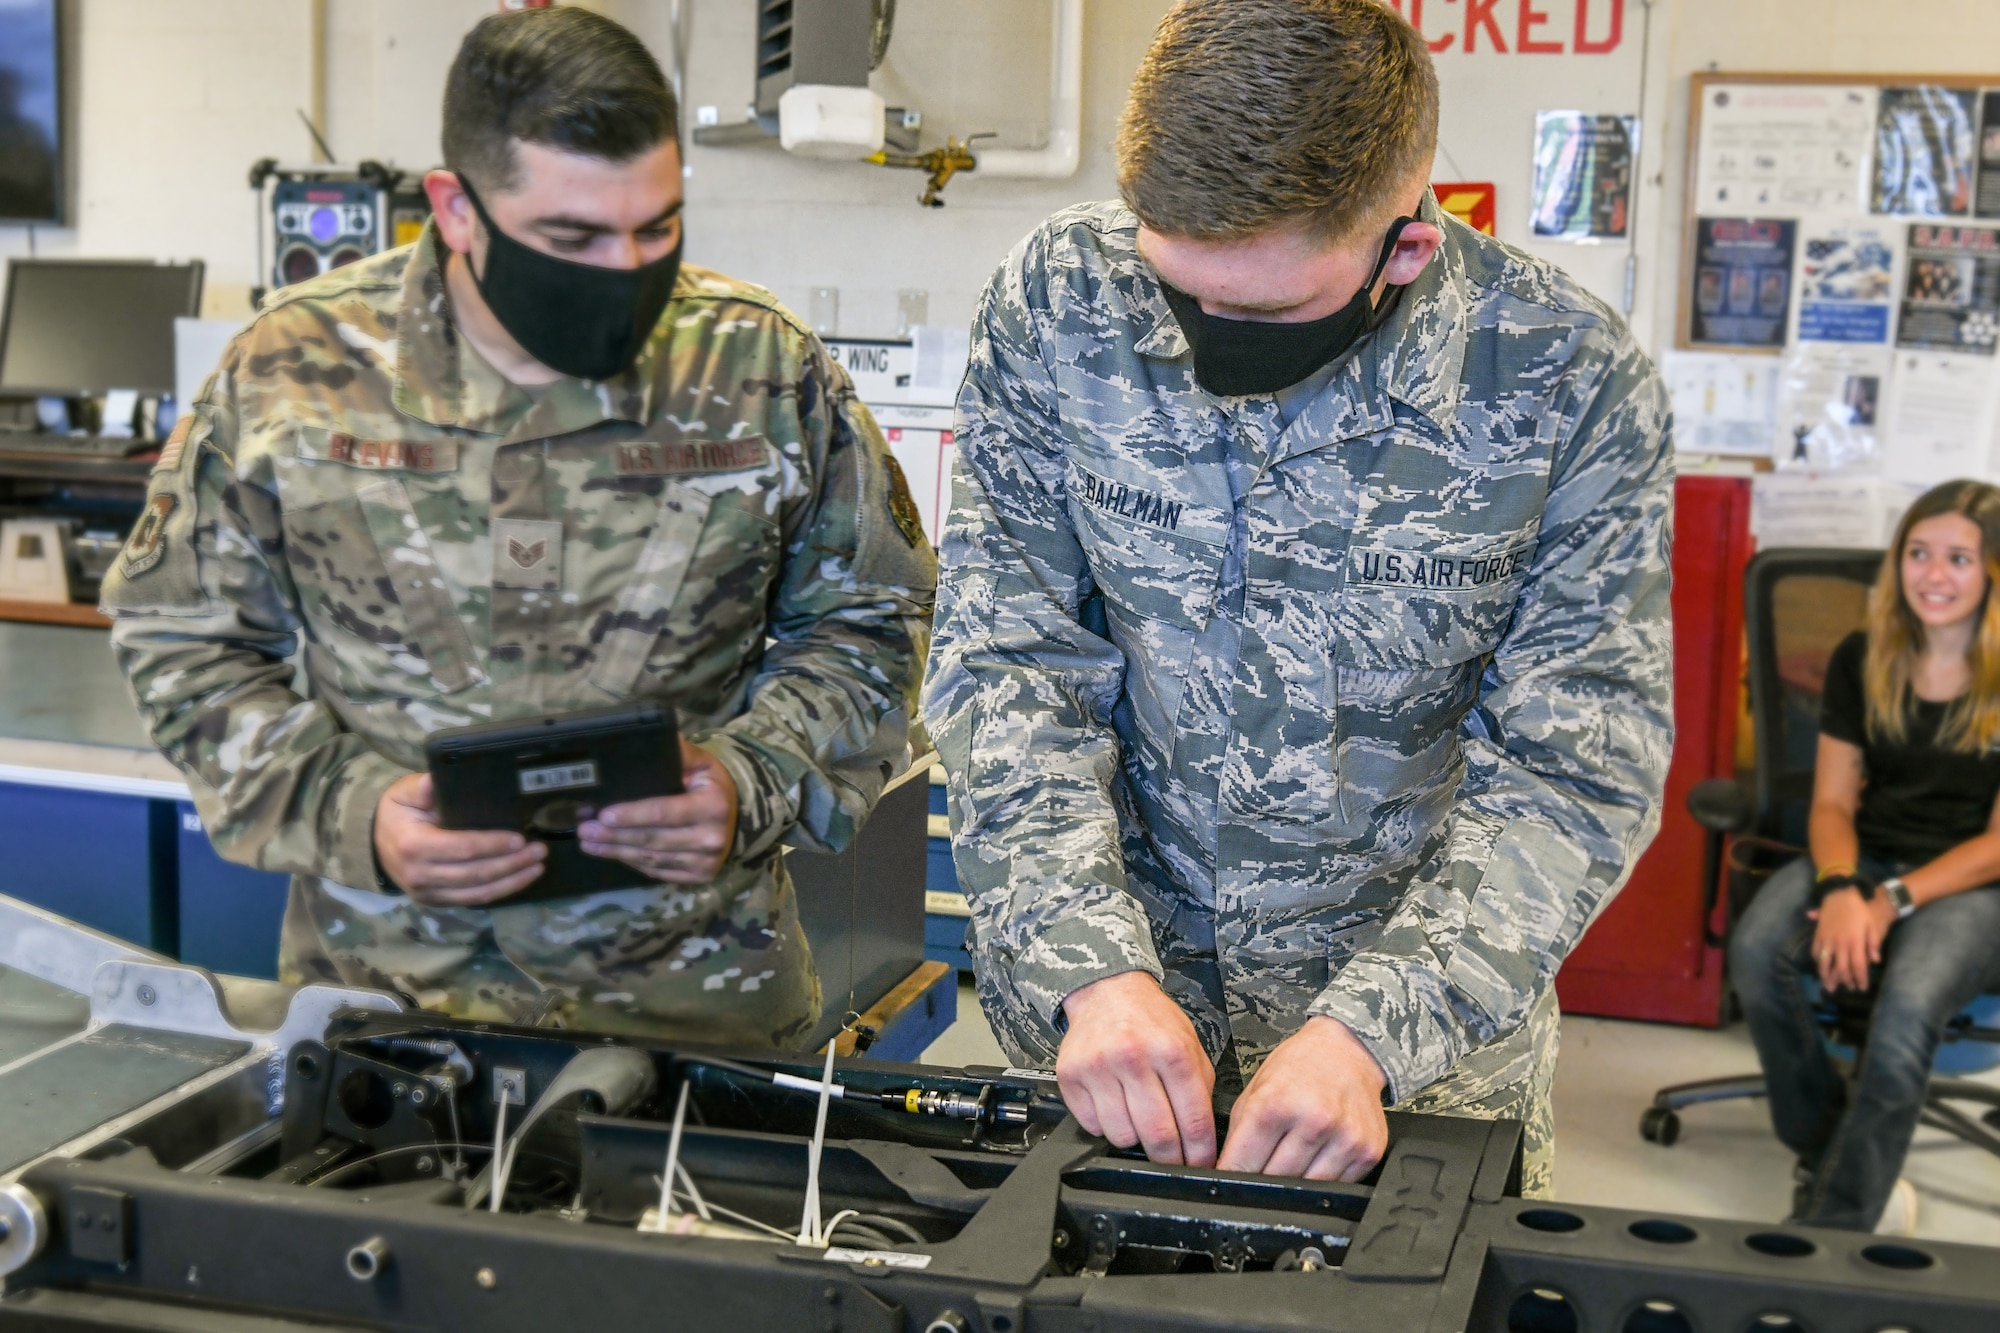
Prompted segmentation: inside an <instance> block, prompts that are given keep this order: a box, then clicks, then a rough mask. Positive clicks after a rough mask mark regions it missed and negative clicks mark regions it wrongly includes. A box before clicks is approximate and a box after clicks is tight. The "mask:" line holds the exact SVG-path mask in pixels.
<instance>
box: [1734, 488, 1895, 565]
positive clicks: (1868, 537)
mask: <svg viewBox="0 0 2000 1333" xmlns="http://www.w3.org/2000/svg"><path fill="white" fill-rule="evenodd" d="M1919 493H1920V492H1919V490H1918V489H1917V488H1916V487H1913V486H1907V485H1905V484H1903V483H1901V482H1896V481H1887V480H1884V479H1883V478H1881V477H1865V476H1855V475H1853V474H1852V473H1819V472H1764V473H1760V474H1758V475H1757V476H1755V477H1753V478H1751V481H1750V535H1751V536H1752V537H1754V538H1755V539H1756V541H1757V545H1758V546H1759V547H1760V548H1763V549H1767V550H1768V549H1770V548H1772V547H1777V546H1834V547H1848V548H1853V549H1856V550H1869V549H1873V548H1878V547H1883V546H1887V545H1888V544H1889V542H1890V540H1891V539H1892V538H1893V537H1894V536H1895V533H1896V524H1897V523H1899V522H1900V521H1901V520H1902V517H1903V511H1904V510H1906V509H1908V508H1909V507H1910V502H1911V501H1912V500H1914V499H1916V497H1917V495H1918V494H1919Z"/></svg>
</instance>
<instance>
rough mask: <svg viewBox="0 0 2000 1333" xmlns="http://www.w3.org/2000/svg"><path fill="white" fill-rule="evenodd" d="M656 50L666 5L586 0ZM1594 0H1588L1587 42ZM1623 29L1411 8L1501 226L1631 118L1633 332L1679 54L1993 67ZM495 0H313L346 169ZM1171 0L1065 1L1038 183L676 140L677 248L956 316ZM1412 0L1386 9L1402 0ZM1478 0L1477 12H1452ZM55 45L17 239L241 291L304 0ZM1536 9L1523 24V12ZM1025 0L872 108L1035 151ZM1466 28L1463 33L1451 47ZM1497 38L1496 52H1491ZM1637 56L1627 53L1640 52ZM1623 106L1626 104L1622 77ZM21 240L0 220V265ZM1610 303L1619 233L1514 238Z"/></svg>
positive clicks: (1690, 26)
mask: <svg viewBox="0 0 2000 1333" xmlns="http://www.w3.org/2000/svg"><path fill="white" fill-rule="evenodd" d="M590 2H591V3H592V4H593V5H594V6H595V7H597V8H601V9H603V10H605V11H606V12H608V13H610V14H612V15H613V16H614V17H617V18H619V19H620V20H621V21H623V22H625V23H627V24H629V25H630V26H632V27H633V28H634V29H635V30H636V31H638V32H639V33H640V34H641V35H642V36H643V37H645V38H646V39H647V40H648V41H649V42H650V43H651V44H652V45H653V46H654V49H655V50H656V51H660V52H662V53H664V52H665V51H666V49H667V48H668V45H669V42H668V36H667V30H666V25H667V8H668V7H667V4H666V0H590ZM1610 2H1611V0H1590V3H1591V4H1592V20H1591V31H1592V34H1593V35H1595V36H1597V37H1599V38H1601V37H1602V35H1603V33H1604V31H1605V25H1606V23H1607V21H1608V10H1607V9H1606V6H1607V4H1609V3H1610ZM1625 2H1626V4H1627V10H1626V17H1625V20H1624V37H1623V42H1622V44H1621V45H1620V47H1619V48H1618V49H1617V50H1615V51H1613V52H1611V53H1609V54H1606V55H1600V56H1579V55H1576V54H1573V53H1570V52H1568V51H1565V53H1563V54H1527V55H1524V54H1521V53H1520V51H1519V50H1518V48H1519V47H1520V45H1521V38H1522V36H1523V27H1522V24H1523V21H1524V15H1523V10H1524V9H1525V10H1526V11H1528V12H1527V14H1526V21H1527V24H1528V26H1527V30H1526V32H1527V36H1528V38H1529V40H1530V41H1543V42H1546V41H1556V42H1560V43H1562V44H1564V45H1565V47H1568V46H1572V45H1573V44H1574V37H1573V30H1574V24H1573V16H1574V12H1575V10H1574V6H1575V4H1576V3H1577V0H1423V4H1422V13H1421V15H1420V17H1421V18H1422V20H1423V22H1422V26H1423V28H1424V30H1425V32H1426V33H1427V34H1429V35H1430V36H1431V37H1432V39H1433V41H1434V42H1435V43H1438V44H1441V45H1443V47H1444V49H1441V50H1440V51H1439V52H1438V55H1437V60H1438V66H1439V71H1440V76H1441V78H1442V80H1443V84H1444V90H1445V94H1444V96H1445V105H1444V118H1443V130H1442V138H1443V146H1444V150H1445V151H1444V154H1443V155H1442V156H1441V158H1440V162H1439V166H1438V174H1439V177H1440V178H1450V177H1455V176H1458V177H1463V178H1469V179H1476V180H1477V179H1490V180H1493V181H1495V182H1496V183H1498V184H1499V186H1500V189H1501V200H1500V231H1501V235H1502V236H1503V237H1506V238H1507V239H1509V240H1513V241H1516V242H1524V241H1525V240H1526V237H1525V234H1524V233H1525V230H1526V228H1525V219H1526V210H1527V203H1528V199H1527V193H1528V163H1529V143H1530V135H1531V133H1532V127H1533V112H1534V111H1535V110H1536V109H1537V108H1557V107H1573V108H1578V109H1584V110H1592V111H1628V112H1629V111H1643V113H1644V114H1645V116H1646V123H1647V133H1646V135H1645V141H1644V150H1643V159H1642V161H1643V166H1642V186H1641V192H1640V199H1639V212H1638V219H1639V223H1638V245H1637V251H1638V255H1639V261H1640V267H1639V280H1638V286H1637V290H1636V292H1635V293H1634V295H1635V297H1636V308H1635V311H1634V322H1635V325H1636V326H1637V327H1638V328H1639V329H1640V331H1641V335H1642V337H1644V338H1646V339H1647V341H1648V342H1649V343H1651V344H1652V345H1654V346H1658V345H1661V344H1662V342H1663V341H1664V340H1665V339H1666V338H1668V337H1670V334H1671V328H1672V322H1673V313H1674V305H1675V295H1676V293H1677V290H1678V281H1679V278H1678V273H1677V269H1678V258H1677V257H1678V253H1679V245H1680V230H1681V228H1680V217H1681V198H1682V164H1683V162H1684V160H1685V156H1686V142H1685V140H1686V101H1687V76H1688V74H1689V73H1690V72H1692V71H1694V70H1697V69H1704V68H1709V67H1710V66H1711V64H1713V65H1714V66H1716V67H1720V68H1727V69H1737V70H1751V69H1793V70H1801V71H1806V70H1816V71H1826V70H1845V69H1853V70H1861V71H1891V70H1904V71H1908V70H1917V71H1926V70H1966V69H1974V68H1977V67H1979V66H1981V65H1986V66H1995V65H2000V58H1995V57H1993V56H1992V53H1994V52H1996V51H2000V4H1995V3H1993V0H1812V3H1810V4H1801V3H1799V0H1652V4H1651V10H1652V41H1651V49H1650V53H1648V52H1647V50H1646V47H1645V44H1644V29H1645V14H1646V9H1647V6H1646V0H1625ZM496 3H497V0H327V15H328V17H327V46H328V54H327V86H328V95H327V131H328V137H329V138H330V139H331V140H332V142H333V145H334V147H335V149H336V150H337V151H338V152H339V153H340V155H341V156H342V158H343V159H345V160H350V161H351V160H356V159H359V158H363V157H376V158H380V159H384V160H388V161H392V162H394V163H397V164H398V165H402V166H406V167H416V168H421V167H424V166H429V165H431V164H433V162H434V161H435V157H436V151H437V150H436V145H437V135H438V121H439V101H440V97H441V94H442V89H443V79H444V71H445V67H446V65H447V64H448V63H449V61H450V59H451V55H452V52H453V51H454V50H455V48H456V46H457V43H458V40H459V38H460V36H461V35H462V33H463V32H464V30H465V29H466V28H467V27H468V26H469V25H470V24H471V23H473V22H474V21H476V20H477V19H478V18H479V17H480V16H481V15H483V14H486V13H488V12H491V11H492V10H493V9H494V8H495V7H496ZM690 3H692V4H693V6H694V10H693V15H694V42H693V47H692V51H691V58H690V61H689V72H688V77H689V85H688V97H687V101H688V104H689V107H688V112H689V115H690V118H692V115H693V112H694V109H695V108H697V107H700V106H703V105H713V106H716V107H718V108H719V109H720V111H721V114H722V116H723V118H724V119H725V120H734V119H736V118H737V117H738V116H739V115H740V114H741V107H742V106H743V104H744V103H745V102H747V101H748V100H749V96H750V83H751V78H750V42H751V23H752V14H753V10H752V7H751V4H750V3H749V0H690ZM1168 3H1169V0H1088V11H1087V26H1086V33H1085V50H1086V59H1085V76H1084V132H1083V144H1084V147H1083V158H1082V165H1081V168H1080V169H1079V171H1078V172H1077V174H1076V176H1075V177H1074V178H1072V179H1069V180H1063V181H999V180H981V179H979V177H978V176H977V175H976V174H975V175H970V176H962V177H960V178H958V179H957V180H954V181H953V182H952V183H951V185H950V187H949V188H948V190H947V191H946V195H945V197H946V199H947V201H948V206H947V207H946V208H943V209H938V210H927V209H920V208H919V207H917V205H916V203H915V196H916V194H917V192H918V190H919V189H920V187H921V177H920V176H919V175H918V174H917V173H915V172H905V171H890V170H885V169H881V168H870V167H863V166H854V165H832V164H826V163H819V162H809V161H803V160H800V159H796V158H790V157H787V156H785V155H784V154H782V153H781V152H779V151H778V150H776V149H775V148H772V149H764V148H737V149H711V148H702V147H695V148H693V149H691V150H690V152H689V166H690V169H691V174H690V177H689V180H688V237H689V239H688V252H689V256H690V258H692V259H694V260H696V261H698V262H701V263H706V264H711V265H713V266H715V267H717V268H721V269H723V270H725V271H728V272H731V273H735V274H737V275H739V276H741V277H745V278H749V279H751V280H753V281H758V282H762V283H764V284H766V285H767V286H770V287H772V288H773V289H774V290H776V291H777V292H778V294H779V295H780V296H781V297H783V298H784V299H785V300H786V301H788V302H790V303H792V304H794V305H795V306H797V307H798V308H800V309H801V310H804V309H805V308H806V306H807V304H808V292H809V290H810V289H811V288H812V287H814V286H819V285H830V286H837V287H838V288H840V292H841V330H842V332H844V333H848V334H857V335H869V334H880V333H885V332H887V331H889V330H890V329H892V328H893V326H894V323H895V310H896V292H897V290H898V289H899V288H906V287H914V288H922V289H924V290H926V291H928V292H929V294H930V318H931V321H932V322H933V323H938V324H956V323H963V322H964V321H965V320H967V319H968V318H969V317H970V315H971V312H972V306H973V302H974V299H975V297H976V295H977V293H978V290H979V288H980V287H981V286H982V285H983V284H984V282H985V280H986V278H987V276H988V274H989V273H990V272H991V270H992V268H993V266H994V265H995V264H996V263H997V262H998V261H999V259H1000V258H1001V256H1002V255H1004V254H1005V252H1006V250H1007V249H1008V247H1010V246H1011V245H1012V244H1013V243H1014V242H1015V241H1017V240H1018V239H1019V238H1020V237H1021V236H1022V235H1024V234H1025V233H1027V232H1028V231H1029V230H1030V229H1031V228H1033V227H1034V226H1035V225H1036V224H1037V223H1038V222H1039V221H1040V220H1041V219H1042V218H1043V217H1045V216H1046V215H1047V214H1049V213H1050V212H1052V211H1054V210H1055V209H1057V208H1060V207H1062V206H1064V205H1066V204H1069V203H1073V202H1076V201H1079V200H1085V199H1096V198H1104V197H1108V196H1109V195H1111V194H1112V193H1113V192H1114V190H1115V186H1114V181H1113V168H1112V160H1111V151H1110V143H1111V139H1112V136H1113V134H1114V133H1115V130H1116V124H1117V116H1118V111H1119V109H1120V106H1121V104H1122V102H1123V99H1124V93H1125V88H1126V85H1127V83H1128V82H1129V80H1130V77H1131V72H1132V70H1133V68H1134V67H1135V66H1136V64H1137V63H1138V60H1139V58H1140V56H1141V54H1142V53H1143V52H1144V49H1145V46H1146V43H1147V41H1148V40H1149V39H1150V36H1151V33H1152V29H1153V27H1154V25H1155V24H1156V23H1157V22H1158V20H1159V17H1160V15H1161V14H1163V13H1164V12H1165V11H1166V9H1167V7H1168ZM1417 3H1418V0H1403V5H1404V7H1405V9H1406V12H1410V13H1412V14H1413V15H1414V14H1416V8H1415V6H1416V5H1417ZM1489 6H1490V8H1489ZM1487 13H1490V14H1491V16H1492V18H1493V20H1494V22H1493V25H1492V27H1491V28H1488V27H1486V26H1485V25H1484V24H1483V23H1478V22H1475V16H1478V15H1483V14H1487ZM66 14H67V17H68V19H69V23H70V32H71V35H72V39H73V40H72V55H71V62H72V68H71V71H70V73H71V77H72V91H71V100H72V107H73V110H74V116H73V121H72V124H73V129H74V134H75V147H74V150H73V155H74V161H73V164H72V169H73V172H74V177H75V182H76V183H75V202H76V216H75V219H74V225H73V226H71V227H68V228H64V229H60V230H53V229H47V228H43V229H40V230H39V231H38V232H37V234H36V235H35V237H34V244H35V246H36V248H37V250H38V251H39V252H40V253H43V254H81V255H107V256H132V255H144V256H153V257H161V258H183V257H190V256H198V257H200V258H202V259H203V260H205V261H206V262H207V264H208V274H209V299H208V301H207V303H206V304H207V305H208V307H209V312H210V313H214V314H228V313H234V312H236V311H239V310H241V309H242V308H243V302H244V300H245V294H246V293H247V290H248V288H249V287H250V285H251V283H252V281H253V272H252V270H253V268H254V262H253V257H254V251H253V248H252V247H253V241H254V232H253V230H252V225H253V222H252V218H253V213H252V203H251V198H250V192H249V190H248V188H247V187H246V185H245V183H244V176H245V173H246V171H247V170H248V168H249V165H250V163H251V162H252V161H254V160H255V159H257V158H259V157H263V156H267V155H272V156H277V157H279V158H281V159H284V160H286V161H303V160H306V159H308V157H309V155H310V148H309V142H308V140H307V137H306V134H305V131H304V130H303V128H302V127H301V126H300V125H299V122H298V119H297V116H296V114H295V108H297V107H299V106H302V105H304V104H305V103H306V101H307V98H308V96H309V92H308V88H309V63H308V62H309V51H310V34H309V31H308V14H309V4H308V0H66ZM1542 16H1546V18H1545V19H1544V18H1543V17H1542ZM1048 24H1049V11H1048V5H1047V3H1046V0H901V3H900V5H899V6H898V23H897V32H896V39H895V43H894V45H893V46H892V48H891V50H890V54H889V58H888V60H887V62H886V63H885V65H884V66H883V68H882V70H881V71H879V72H878V74H877V76H876V86H877V87H878V89H879V90H880V91H881V92H882V93H883V95H884V97H885V98H886V99H887V100H888V101H889V102H890V103H891V104H898V103H901V104H906V105H911V106H915V107H917V108H919V109H921V110H922V111H923V112H924V115H925V122H926V124H925V137H926V145H927V146H928V145H929V144H930V143H932V142H936V141H937V140H938V139H940V138H941V137H942V136H943V135H944V134H946V133H953V134H959V135H964V134H968V133H973V132H978V131H986V130H991V131H996V132H998V134H999V135H1000V139H999V140H998V142H999V143H1001V144H1004V145H1007V146H1020V147H1029V146H1034V145H1035V143H1036V141H1037V135H1038V134H1039V133H1040V132H1041V130H1042V128H1043V126H1042V118H1043V116H1044V114H1045V110H1044V108H1045V107H1046V96H1047V86H1048V84H1047V80H1048V52H1047V40H1048ZM1469 26H1476V27H1478V29H1479V31H1478V32H1476V33H1475V34H1474V41H1475V45H1476V49H1475V50H1474V51H1473V52H1472V53H1470V54H1468V53H1467V52H1466V51H1465V49H1464V47H1465V38H1466V35H1467V31H1466V29H1467V27H1469ZM1495 32H1497V33H1498V34H1499V35H1500V38H1501V41H1500V43H1499V44H1500V45H1502V46H1505V47H1506V48H1508V50H1507V53H1506V54H1504V55H1503V54H1501V53H1500V52H1499V51H1497V50H1495V49H1494V47H1495V43H1494V41H1493V34H1494V33H1495ZM1648 55H1649V59H1648V58H1647V57H1648ZM1642 83H1643V84H1644V86H1645V90H1646V92H1645V102H1646V103H1647V104H1646V105H1645V106H1644V107H1641V105H1640V99H1641V92H1640V89H1641V84H1642ZM28 248H29V236H28V233H27V231H26V230H25V229H23V228H19V227H0V255H6V254H24V253H26V252H27V250H28ZM1536 248H1538V249H1539V250H1540V252H1541V253H1544V254H1547V255H1549V256H1550V257H1551V258H1553V259H1555V260H1556V261H1557V262H1559V263H1564V264H1566V265H1568V266H1569V267H1570V268H1571V269H1572V271H1574V272H1575V273H1576V274H1577V275H1578V277H1579V278H1581V279H1582V280H1583V281H1584V282H1585V283H1586V284H1587V285H1589V286H1591V287H1592V288H1594V289H1595V290H1597V291H1599V292H1600V293H1601V294H1602V295H1604V296H1606V297H1607V298H1608V299H1611V300H1612V301H1613V302H1614V304H1622V301H1623V299H1624V249H1623V247H1619V246H1615V245H1610V246H1601V247H1574V246H1545V247H1536Z"/></svg>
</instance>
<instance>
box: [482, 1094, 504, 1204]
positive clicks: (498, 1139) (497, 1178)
mask: <svg viewBox="0 0 2000 1333" xmlns="http://www.w3.org/2000/svg"><path fill="white" fill-rule="evenodd" d="M487 1165H488V1166H490V1167H491V1168H492V1171H493V1197H492V1199H491V1200H490V1201H489V1203H490V1206H489V1207H488V1209H487V1211H488V1212H494V1213H497V1212H499V1211H500V1196H501V1195H502V1194H504V1193H506V1191H507V1097H506V1095H505V1092H504V1090H503V1092H502V1095H501V1097H500V1115H499V1117H498V1118H497V1119H496V1120H495V1121H494V1122H493V1160H492V1161H491V1162H489V1163H488V1164H487Z"/></svg>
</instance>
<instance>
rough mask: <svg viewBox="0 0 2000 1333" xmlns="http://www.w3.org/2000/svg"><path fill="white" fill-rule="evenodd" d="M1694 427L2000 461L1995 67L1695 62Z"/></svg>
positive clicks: (1691, 186)
mask: <svg viewBox="0 0 2000 1333" xmlns="http://www.w3.org/2000/svg"><path fill="white" fill-rule="evenodd" d="M1691 85H1692V86H1691V91H1690V101H1691V107H1690V117H1689V131H1688V171H1687V198H1686V202H1685V215H1684V230H1683V238H1684V247H1683V253H1682V256H1681V277H1680V282H1679V284H1678V286H1679V296H1678V302H1679V306H1678V321H1677V329H1676V338H1675V347H1676V349H1677V350H1676V352H1675V353H1674V354H1672V355H1670V356H1669V357H1668V358H1666V360H1667V366H1666V369H1667V374H1668V380H1669V385H1670V388H1671V389H1672V391H1673V393H1674V401H1675V415H1676V420H1677V425H1678V427H1679V434H1680V439H1681V444H1682V447H1684V448H1690V447H1691V448H1694V449H1697V450H1707V451H1711V452H1722V453H1739V454H1747V455H1753V456H1761V457H1768V458H1770V460H1771V462H1772V464H1773V466H1774V467H1776V468H1779V469H1781V470H1782V469H1787V468H1791V469H1801V470H1810V471H1812V472H1813V473H1815V474H1833V475H1852V476H1856V477H1862V476H1867V477H1880V478H1884V479H1887V480H1889V481H1894V482H1902V483H1907V484H1909V485H1929V484H1932V483H1935V482H1937V481H1941V480H1945V479H1947V478H1950V477H1957V476H1976V477H1991V476H1994V475H1995V474H1996V472H2000V74H1995V75H1989V76H1981V75H1880V74H1870V75H1842V74H1813V75H1800V74H1728V73H1701V74H1696V75H1694V76H1693V79H1692V81H1691Z"/></svg>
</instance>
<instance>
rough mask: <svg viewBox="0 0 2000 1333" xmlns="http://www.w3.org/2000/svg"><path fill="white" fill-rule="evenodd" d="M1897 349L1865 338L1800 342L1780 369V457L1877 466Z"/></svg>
mask: <svg viewBox="0 0 2000 1333" xmlns="http://www.w3.org/2000/svg"><path fill="white" fill-rule="evenodd" d="M1892 356H1893V353H1891V351H1890V350H1889V348H1887V347H1886V346H1868V345H1866V344H1861V343H1814V342H1800V343H1795V344H1794V345H1793V346H1792V349H1791V350H1790V351H1789V352H1787V353H1786V355H1785V359H1784V362H1783V363H1782V368H1781V370H1780V372H1779V375H1778V412H1777V428H1776V430H1775V432H1774V434H1775V435H1776V437H1777V445H1776V453H1777V463H1778V466H1780V467H1787V468H1790V467H1803V468H1813V469H1816V470H1818V471H1823V472H1843V471H1857V470H1858V471H1865V472H1872V471H1874V470H1875V469H1876V468H1878V467H1879V466H1880V465H1881V457H1882V435H1881V425H1880V422H1881V418H1882V390H1883V388H1884V386H1885V384H1886V383H1887V381H1888V378H1889V369H1890V360H1891V358H1892Z"/></svg>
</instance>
